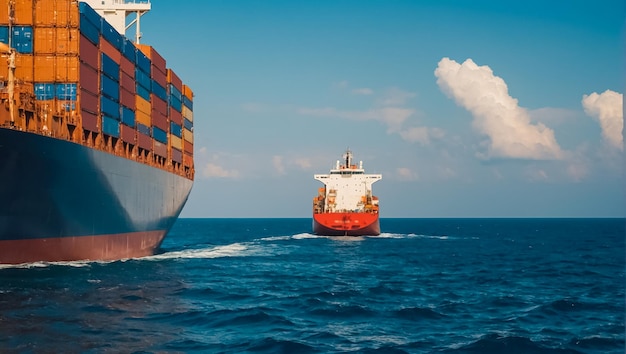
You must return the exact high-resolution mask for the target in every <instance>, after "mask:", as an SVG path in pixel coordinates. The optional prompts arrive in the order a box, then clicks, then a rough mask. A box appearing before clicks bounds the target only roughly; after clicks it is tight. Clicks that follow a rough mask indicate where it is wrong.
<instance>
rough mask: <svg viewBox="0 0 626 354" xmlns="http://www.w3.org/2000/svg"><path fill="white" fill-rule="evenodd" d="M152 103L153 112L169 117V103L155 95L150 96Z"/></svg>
mask: <svg viewBox="0 0 626 354" xmlns="http://www.w3.org/2000/svg"><path fill="white" fill-rule="evenodd" d="M150 102H151V103H152V110H153V111H154V110H156V111H157V112H159V113H161V114H162V115H164V116H166V115H167V102H165V101H163V100H162V99H160V98H159V97H157V96H156V95H155V94H153V93H151V94H150Z"/></svg>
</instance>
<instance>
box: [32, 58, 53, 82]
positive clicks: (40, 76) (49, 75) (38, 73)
mask: <svg viewBox="0 0 626 354" xmlns="http://www.w3.org/2000/svg"><path fill="white" fill-rule="evenodd" d="M34 63H35V69H34V70H35V72H34V76H35V77H34V81H35V82H54V78H55V70H54V66H55V64H56V57H55V56H54V55H50V54H47V55H35V59H34Z"/></svg>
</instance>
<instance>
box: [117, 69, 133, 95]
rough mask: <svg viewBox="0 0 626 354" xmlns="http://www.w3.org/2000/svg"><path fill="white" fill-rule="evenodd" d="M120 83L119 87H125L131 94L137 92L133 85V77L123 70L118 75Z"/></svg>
mask: <svg viewBox="0 0 626 354" xmlns="http://www.w3.org/2000/svg"><path fill="white" fill-rule="evenodd" d="M120 85H121V88H123V89H126V90H127V91H128V92H131V93H132V94H133V95H134V94H135V93H136V92H137V87H136V86H135V79H134V78H133V77H131V76H130V75H128V74H126V73H124V72H122V75H120Z"/></svg>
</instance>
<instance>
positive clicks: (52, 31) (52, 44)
mask: <svg viewBox="0 0 626 354" xmlns="http://www.w3.org/2000/svg"><path fill="white" fill-rule="evenodd" d="M56 35H57V29H56V28H50V27H35V28H34V29H33V37H34V38H33V41H34V43H33V52H34V53H35V55H37V54H53V53H56Z"/></svg>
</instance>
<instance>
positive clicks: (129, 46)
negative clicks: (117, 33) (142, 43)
mask: <svg viewBox="0 0 626 354" xmlns="http://www.w3.org/2000/svg"><path fill="white" fill-rule="evenodd" d="M123 43H124V45H123V48H122V54H123V55H124V56H125V57H126V59H128V60H130V62H131V63H133V64H136V63H137V47H135V44H134V43H133V42H131V41H130V40H129V39H128V38H126V37H124V41H123Z"/></svg>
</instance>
